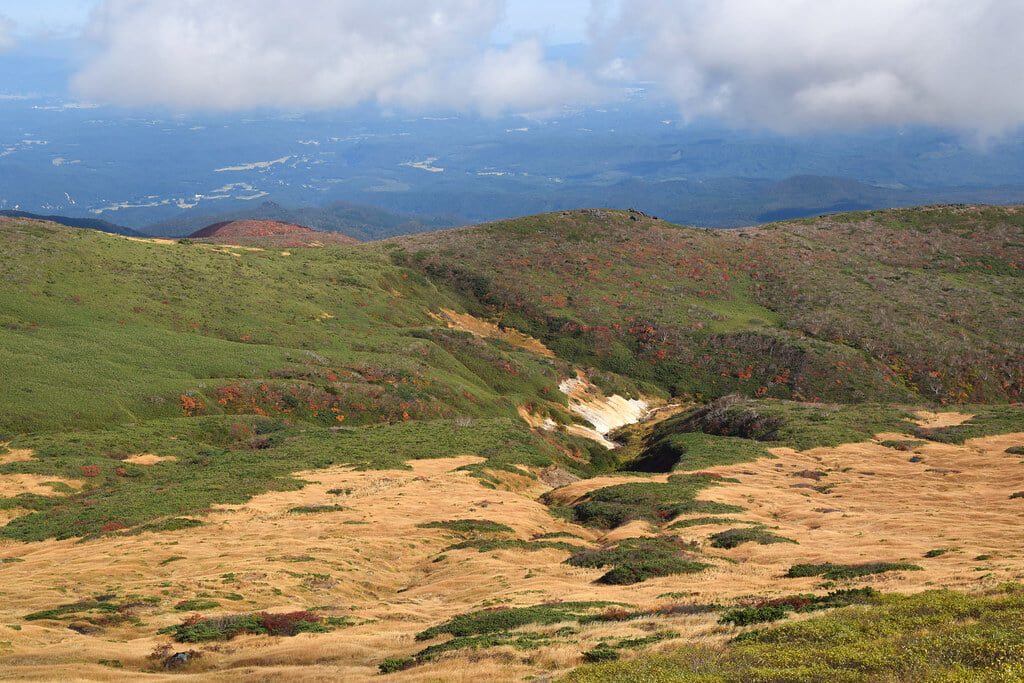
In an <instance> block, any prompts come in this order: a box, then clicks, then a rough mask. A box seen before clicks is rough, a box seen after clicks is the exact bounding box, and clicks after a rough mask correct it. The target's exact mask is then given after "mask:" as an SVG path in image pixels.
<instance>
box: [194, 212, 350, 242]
mask: <svg viewBox="0 0 1024 683" xmlns="http://www.w3.org/2000/svg"><path fill="white" fill-rule="evenodd" d="M188 239H192V240H201V241H204V242H214V243H218V244H240V245H244V246H271V247H322V246H325V245H328V244H331V245H337V244H358V240H355V239H352V238H351V237H349V236H348V235H343V234H341V233H338V232H325V231H322V230H313V229H312V228H307V227H305V226H303V225H296V224H295V223H285V222H283V221H270V220H248V219H247V220H236V221H222V222H220V223H213V224H211V225H208V226H206V227H205V228H202V229H201V230H196V231H195V232H193V233H192V234H190V235H189V236H188Z"/></svg>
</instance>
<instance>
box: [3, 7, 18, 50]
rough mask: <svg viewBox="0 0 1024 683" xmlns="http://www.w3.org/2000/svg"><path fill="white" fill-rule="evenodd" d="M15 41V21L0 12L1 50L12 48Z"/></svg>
mask: <svg viewBox="0 0 1024 683" xmlns="http://www.w3.org/2000/svg"><path fill="white" fill-rule="evenodd" d="M15 42H16V41H15V40H14V22H13V21H11V20H10V19H8V18H7V17H5V16H4V15H2V14H0V52H3V51H4V50H9V49H11V48H12V47H14V45H15Z"/></svg>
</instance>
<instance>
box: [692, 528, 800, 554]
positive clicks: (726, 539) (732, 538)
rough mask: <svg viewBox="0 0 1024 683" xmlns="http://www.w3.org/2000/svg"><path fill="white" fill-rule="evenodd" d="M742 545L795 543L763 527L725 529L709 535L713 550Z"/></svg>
mask: <svg viewBox="0 0 1024 683" xmlns="http://www.w3.org/2000/svg"><path fill="white" fill-rule="evenodd" d="M743 543H757V544H759V545H770V544H772V543H796V541H794V540H793V539H791V538H786V537H785V536H779V535H777V534H773V533H772V532H770V531H768V530H767V529H765V528H764V527H752V528H748V529H727V530H725V531H719V532H718V533H717V534H711V545H712V546H714V547H715V548H726V549H728V548H735V547H736V546H738V545H740V544H743Z"/></svg>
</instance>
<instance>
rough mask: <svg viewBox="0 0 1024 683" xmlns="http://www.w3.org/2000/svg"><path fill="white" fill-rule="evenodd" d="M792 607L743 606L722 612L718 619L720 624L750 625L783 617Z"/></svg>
mask: <svg viewBox="0 0 1024 683" xmlns="http://www.w3.org/2000/svg"><path fill="white" fill-rule="evenodd" d="M791 611H792V608H790V607H787V606H784V605H765V606H763V607H743V608H740V609H732V610H729V611H728V612H726V613H725V614H723V615H722V616H721V617H720V618H719V619H718V623H720V624H732V625H734V626H750V625H751V624H761V623H764V622H768V621H778V620H779V619H784V618H785V617H786V615H787V614H789V613H790V612H791Z"/></svg>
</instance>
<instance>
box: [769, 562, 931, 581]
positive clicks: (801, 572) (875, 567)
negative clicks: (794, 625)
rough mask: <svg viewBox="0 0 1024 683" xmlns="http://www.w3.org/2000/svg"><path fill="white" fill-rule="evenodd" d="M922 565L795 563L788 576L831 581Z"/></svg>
mask: <svg viewBox="0 0 1024 683" xmlns="http://www.w3.org/2000/svg"><path fill="white" fill-rule="evenodd" d="M920 569H921V567H919V566H917V565H916V564H907V563H904V562H867V563H864V564H832V563H831V562H825V563H824V564H794V565H793V566H792V567H790V568H789V571H787V572H786V577H787V578H799V577H805V576H822V577H824V578H826V579H829V580H830V581H838V580H844V579H853V578H856V577H858V576H868V575H871V574H882V573H884V572H894V571H906V570H909V571H915V570H920Z"/></svg>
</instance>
